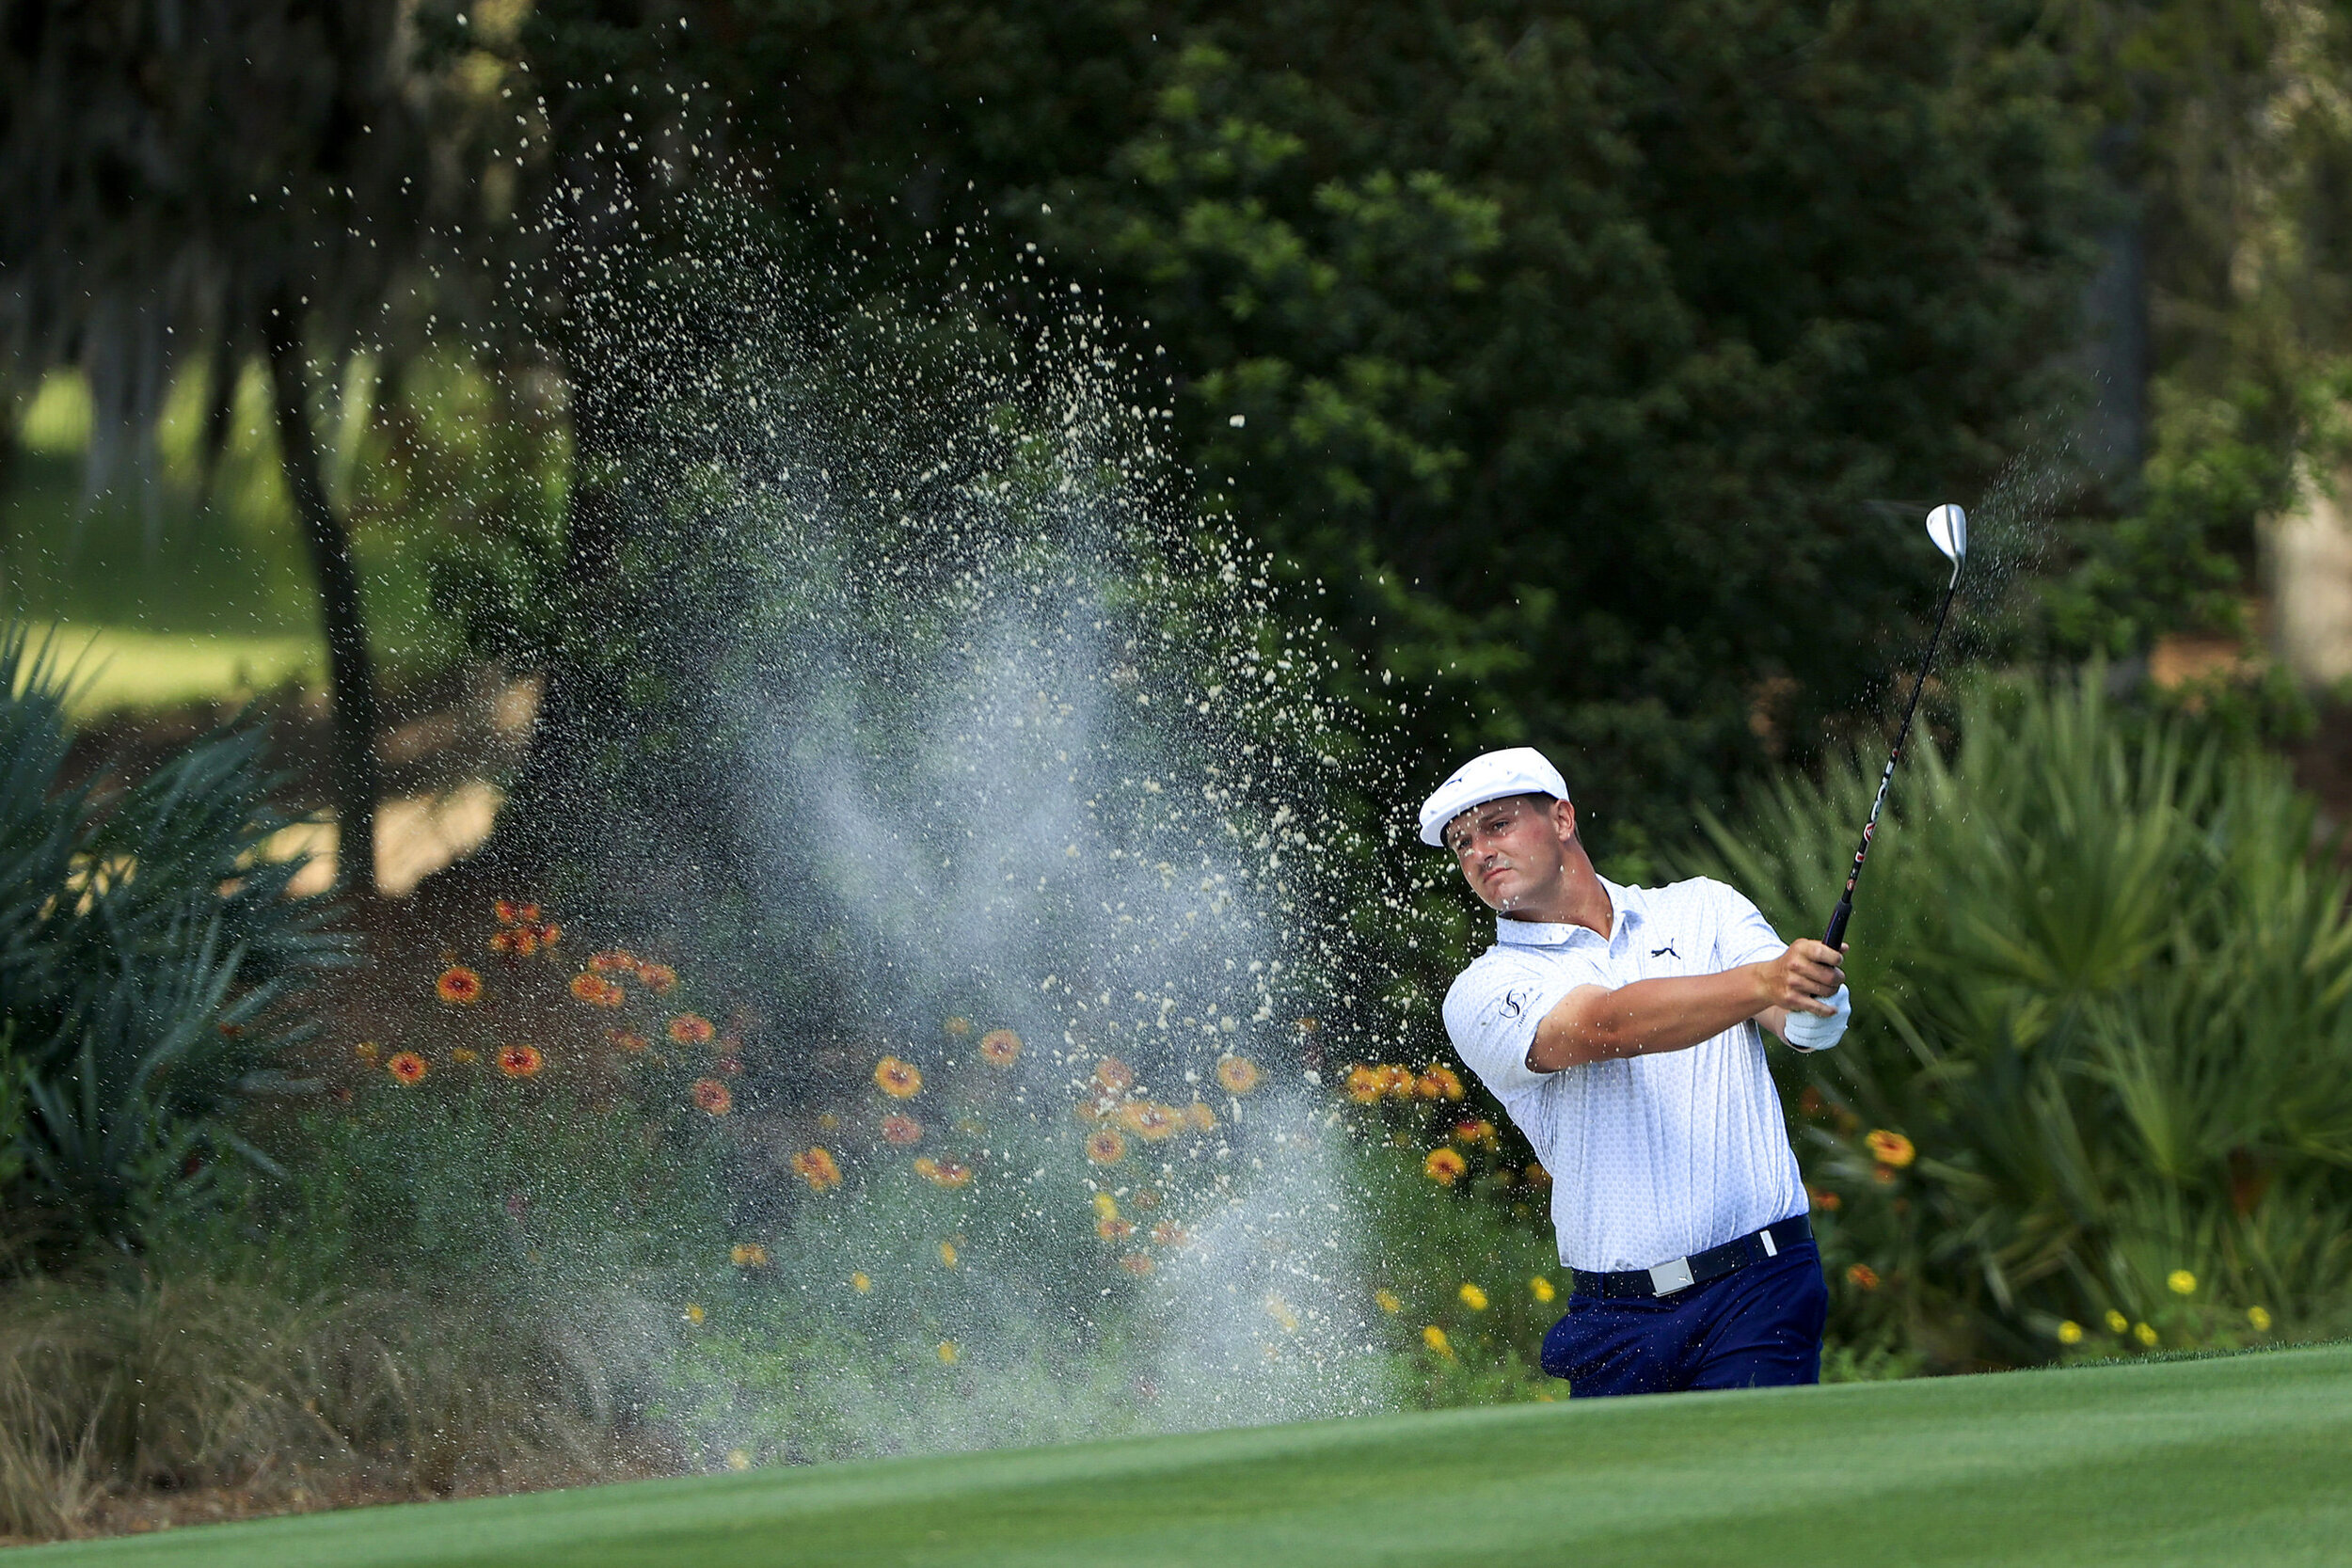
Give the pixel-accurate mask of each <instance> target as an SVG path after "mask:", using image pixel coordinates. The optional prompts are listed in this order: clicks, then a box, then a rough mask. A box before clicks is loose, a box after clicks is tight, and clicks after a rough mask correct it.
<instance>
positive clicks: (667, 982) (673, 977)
mask: <svg viewBox="0 0 2352 1568" xmlns="http://www.w3.org/2000/svg"><path fill="white" fill-rule="evenodd" d="M637 983H638V984H639V985H641V986H643V987H644V988H645V989H646V990H649V991H651V992H653V993H654V994H655V995H656V996H660V995H662V994H664V993H665V992H667V991H668V990H670V989H671V988H672V987H673V986H675V985H676V984H677V971H676V970H675V969H672V968H671V967H670V966H669V965H668V964H657V963H641V964H639V965H638V966H637Z"/></svg>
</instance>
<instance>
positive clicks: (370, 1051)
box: [351, 1040, 376, 1066]
mask: <svg viewBox="0 0 2352 1568" xmlns="http://www.w3.org/2000/svg"><path fill="white" fill-rule="evenodd" d="M351 1053H352V1054H353V1055H354V1056H357V1057H358V1058H359V1060H361V1061H363V1062H366V1063H369V1064H370V1065H371V1066H372V1065H373V1063H374V1061H375V1057H376V1049H375V1042H374V1041H373V1040H361V1041H360V1042H359V1043H358V1045H355V1046H353V1047H352V1048H351Z"/></svg>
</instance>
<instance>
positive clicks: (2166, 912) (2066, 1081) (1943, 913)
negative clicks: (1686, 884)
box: [1704, 670, 2352, 1367]
mask: <svg viewBox="0 0 2352 1568" xmlns="http://www.w3.org/2000/svg"><path fill="white" fill-rule="evenodd" d="M2102 679H2103V676H2102V674H2101V673H2100V672H2098V671H2095V670H2094V671H2093V672H2091V673H2090V674H2088V675H2086V676H2084V677H2082V678H2081V679H2079V680H2061V681H2058V682H2056V683H2055V684H2053V685H2051V686H2049V687H2046V688H2045V687H2042V686H2039V685H2036V684H2033V683H2030V682H2024V683H1996V682H1991V681H1986V682H1982V683H1979V684H1976V685H1973V686H1971V687H1969V688H1967V689H1965V690H1964V691H1963V693H1962V696H1961V698H1960V706H1959V713H1958V719H1959V723H1960V730H1961V739H1960V742H1959V747H1958V750H1957V752H1956V753H1955V754H1954V755H1953V756H1952V758H1951V759H1950V760H1949V761H1947V760H1946V759H1945V758H1943V757H1942V756H1941V755H1940V754H1939V753H1938V752H1936V751H1935V750H1934V749H1933V748H1932V747H1923V748H1922V749H1921V750H1920V751H1919V752H1918V753H1917V754H1916V755H1915V757H1914V758H1913V759H1911V760H1910V761H1909V762H1908V763H1907V765H1906V767H1907V771H1906V773H1905V776H1904V777H1903V779H1902V780H1901V781H1900V783H1899V788H1898V791H1897V797H1896V800H1895V803H1894V805H1893V806H1892V807H1891V808H1890V811H1889V814H1888V816H1887V818H1885V819H1883V821H1882V823H1881V827H1880V834H1879V846H1878V849H1877V852H1876V853H1875V854H1874V855H1873V856H1872V859H1871V862H1870V869H1869V873H1868V877H1867V880H1866V882H1865V884H1864V887H1863V890H1862V894H1861V896H1860V899H1859V901H1858V905H1857V909H1856V912H1855V916H1854V921H1853V926H1852V928H1851V936H1850V942H1851V947H1852V953H1851V958H1850V959H1849V969H1848V973H1849V974H1850V975H1851V977H1852V984H1853V988H1854V996H1855V1022H1854V1025H1853V1028H1852V1030H1851V1033H1850V1034H1849V1035H1848V1037H1847V1039H1846V1041H1845V1043H1844V1044H1843V1045H1841V1046H1840V1047H1839V1049H1838V1050H1837V1051H1836V1052H1835V1053H1831V1054H1829V1055H1826V1056H1824V1057H1821V1058H1818V1059H1815V1060H1814V1061H1812V1062H1809V1063H1808V1064H1806V1065H1805V1066H1804V1068H1802V1069H1794V1070H1792V1071H1791V1072H1790V1074H1789V1076H1790V1078H1791V1080H1792V1083H1791V1087H1792V1089H1794V1088H1796V1087H1799V1086H1802V1089H1803V1093H1802V1094H1801V1095H1799V1096H1796V1097H1795V1098H1796V1100H1797V1107H1796V1114H1797V1117H1798V1120H1799V1122H1800V1124H1801V1125H1802V1127H1803V1132H1802V1136H1801V1141H1800V1152H1801V1154H1802V1156H1803V1157H1804V1161H1805V1164H1806V1166H1807V1170H1808V1173H1809V1179H1810V1180H1811V1181H1812V1183H1813V1184H1814V1186H1815V1188H1816V1191H1817V1200H1819V1202H1820V1208H1822V1209H1823V1210H1828V1209H1829V1208H1830V1205H1831V1204H1832V1203H1835V1204H1836V1208H1835V1211H1834V1212H1825V1213H1823V1214H1822V1215H1821V1216H1820V1219H1821V1224H1822V1229H1823V1236H1824V1250H1825V1253H1826V1255H1827V1257H1828V1259H1829V1260H1830V1263H1831V1267H1832V1275H1833V1297H1834V1301H1835V1312H1836V1318H1835V1322H1836V1325H1837V1332H1839V1334H1840V1335H1841V1336H1842V1337H1843V1338H1846V1339H1847V1340H1848V1341H1849V1342H1851V1343H1852V1344H1855V1345H1856V1346H1859V1347H1864V1348H1867V1347H1869V1346H1871V1345H1873V1344H1876V1345H1881V1346H1885V1347H1888V1348H1890V1349H1899V1348H1904V1347H1908V1348H1910V1349H1913V1350H1915V1351H1916V1352H1918V1353H1921V1354H1926V1355H1927V1356H1928V1357H1929V1358H1930V1359H1931V1361H1933V1362H1934V1363H1936V1364H1939V1365H1942V1366H1947V1367H1952V1366H1981V1365H1986V1364H1997V1363H2016V1362H2025V1361H2034V1360H2042V1359H2046V1358H2048V1357H2050V1356H2052V1355H2054V1354H2058V1353H2059V1351H2060V1349H2061V1348H2062V1347H2064V1346H2066V1345H2068V1344H2072V1343H2078V1342H2081V1334H2080V1333H2079V1332H2078V1331H2080V1330H2084V1329H2088V1330H2090V1332H2092V1333H2095V1334H2096V1335H2098V1336H2099V1337H2100V1338H2102V1339H2103V1340H2104V1341H2105V1342H2107V1343H2110V1344H2113V1343H2115V1340H2114V1338H2112V1336H2111V1335H2110V1332H2109V1327H2108V1325H2109V1324H2110V1323H2120V1325H2121V1326H2120V1327H2119V1328H2117V1329H2116V1330H2115V1331H2114V1332H2115V1333H2118V1334H2122V1335H2123V1336H2124V1338H2123V1339H2122V1348H2123V1349H2129V1350H2134V1351H2137V1349H2139V1348H2141V1347H2142V1346H2146V1347H2149V1348H2153V1346H2155V1345H2157V1344H2163V1345H2170V1346H2183V1345H2215V1344H2222V1345H2226V1344H2232V1343H2238V1342H2245V1341H2249V1340H2251V1339H2256V1338H2261V1337H2262V1335H2263V1333H2264V1332H2265V1330H2266V1329H2268V1327H2269V1326H2270V1325H2271V1324H2272V1323H2276V1324H2278V1325H2279V1331H2280V1332H2297V1333H2306V1334H2308V1333H2313V1332H2318V1331H2321V1330H2323V1329H2324V1328H2325V1327H2326V1326H2327V1325H2328V1324H2330V1323H2335V1322H2337V1321H2338V1319H2339V1316H2340V1313H2341V1307H2340V1305H2339V1304H2340V1303H2341V1301H2342V1300H2343V1291H2344V1288H2345V1286H2346V1285H2347V1283H2352V1246H2347V1245H2346V1244H2345V1243H2344V1236H2345V1234H2346V1233H2347V1228H2346V1227H2347V1222H2352V1184H2348V1183H2347V1179H2346V1171H2347V1169H2352V922H2348V921H2347V919H2346V916H2345V913H2344V909H2345V899H2346V895H2347V893H2352V882H2347V879H2346V877H2345V875H2344V873H2343V872H2342V871H2340V870H2338V869H2335V868H2334V867H2333V866H2332V865H2330V864H2329V863H2325V862H2321V861H2317V860H2315V859H2314V857H2313V856H2312V806H2311V803H2310V802H2309V801H2308V800H2305V799H2304V798H2302V797H2300V796H2298V795H2297V794H2296V791H2295V790H2294V788H2293V786H2292V785H2291V784H2290V783H2289V782H2288V779H2287V776H2286V770H2285V768H2284V766H2283V765H2282V764H2281V763H2280V762H2279V761H2278V760H2276V759H2275V758H2273V757H2271V756H2268V755H2267V754H2265V753H2263V752H2255V751H2249V750H2246V749H2243V748H2236V747H2231V746H2228V745H2225V744H2222V743H2220V742H2219V741H2217V740H2216V739H2214V738H2212V737H2211V736H2203V737H2201V736H2199V734H2198V733H2197V732H2196V731H2195V730H2193V729H2192V728H2191V727H2190V726H2189V725H2187V724H2186V723H2185V721H2182V720H2181V719H2179V718H2177V717H2174V718H2169V719H2151V720H2136V719H2135V718H2134V717H2133V716H2131V715H2130V714H2128V713H2126V712H2124V711H2122V710H2119V709H2117V708H2115V707H2113V706H2112V705H2110V704H2109V703H2108V702H2107V701H2106V698H2105V697H2104V696H2103V695H2102V690H2101V685H2102ZM1870 760H1871V761H1872V762H1874V761H1875V759H1870ZM1875 774H1876V768H1875V767H1874V766H1866V765H1865V764H1863V763H1861V762H1856V763H1852V764H1849V765H1846V766H1841V767H1836V768H1832V769H1831V770H1830V772H1829V775H1828V777H1827V778H1826V780H1825V781H1823V782H1821V783H1818V784H1816V783H1811V782H1807V781H1804V780H1799V779H1794V778H1791V779H1785V780H1783V781H1781V782H1779V783H1778V784H1774V785H1772V786H1771V787H1770V788H1768V789H1765V790H1762V791H1759V792H1758V793H1757V794H1756V797H1755V798H1754V799H1753V800H1751V801H1750V803H1749V807H1748V809H1747V811H1746V813H1745V815H1744V816H1743V817H1742V818H1741V821H1740V827H1739V828H1738V829H1737V830H1736V831H1735V830H1734V829H1732V828H1730V827H1727V826H1725V825H1724V824H1722V823H1720V822H1713V823H1710V826H1709V832H1710V838H1711V841H1712V845H1713V855H1712V856H1711V857H1709V859H1708V862H1707V864H1706V866H1705V867H1704V868H1705V869H1709V870H1711V871H1712V872H1713V873H1714V874H1717V875H1722V876H1724V877H1726V878H1727V879H1730V880H1731V881H1733V882H1734V883H1735V884H1736V885H1738V886H1740V887H1741V888H1742V889H1744V890H1746V891H1748V892H1749V893H1750V894H1751V895H1754V896H1755V897H1756V900H1757V902H1758V903H1759V905H1760V906H1761V907H1762V908H1763V909H1764V910H1765V911H1766V912H1767V914H1768V915H1770V916H1771V917H1772V919H1773V920H1774V921H1775V923H1776V924H1777V925H1778V926H1779V927H1780V928H1782V929H1783V930H1800V931H1801V930H1804V929H1807V928H1810V927H1814V926H1815V925H1816V924H1817V923H1818V922H1819V920H1820V917H1821V905H1822V904H1823V903H1824V902H1825V901H1826V899H1827V897H1828V895H1829V893H1830V891H1831V890H1833V889H1834V888H1835V887H1836V884H1837V881H1838V879H1839V878H1840V877H1841V876H1842V873H1843V864H1844V863H1845V862H1846V861H1847V860H1848V858H1849V857H1850V856H1851V832H1852V830H1853V824H1855V823H1856V822H1858V821H1860V820H1861V819H1862V816H1863V815H1864V813H1865V811H1866V809H1867V801H1868V798H1869V791H1870V789H1871V788H1872V787H1873V785H1874V784H1875ZM1878 1132H1891V1133H1895V1134H1899V1136H1900V1138H1902V1139H1906V1140H1908V1146H1907V1147H1908V1148H1910V1149H1913V1150H1915V1159H1914V1158H1910V1157H1908V1156H1907V1155H1906V1153H1905V1148H1906V1146H1904V1145H1900V1144H1896V1145H1886V1144H1882V1146H1881V1147H1879V1148H1872V1147H1871V1145H1870V1143H1869V1142H1868V1139H1867V1135H1868V1134H1875V1133H1878ZM1820 1194H1827V1195H1829V1196H1828V1197H1827V1198H1826V1199H1820V1196H1819V1195H1820ZM1854 1265H1861V1266H1862V1267H1863V1268H1864V1269H1866V1270H1867V1271H1871V1272H1872V1273H1874V1274H1875V1276H1876V1279H1877V1284H1876V1286H1875V1288H1873V1287H1872V1285H1871V1283H1870V1277H1869V1275H1855V1274H1853V1273H1851V1272H1849V1271H1850V1270H1851V1268H1852V1266H1854ZM2181 1271H2185V1273H2184V1272H2181ZM2256 1307H2260V1308H2262V1312H2261V1313H2252V1312H2251V1309H2252V1308H2256ZM2111 1314H2113V1315H2115V1316H2113V1317H2111V1316H2110V1315H2111ZM2070 1323H2071V1324H2073V1325H2074V1329H2068V1330H2066V1331H2064V1332H2061V1325H2063V1324H2070ZM2142 1324H2145V1325H2148V1327H2147V1330H2146V1332H2142V1331H2141V1329H2140V1325H2142Z"/></svg>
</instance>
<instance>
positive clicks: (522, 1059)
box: [499, 1045, 548, 1078]
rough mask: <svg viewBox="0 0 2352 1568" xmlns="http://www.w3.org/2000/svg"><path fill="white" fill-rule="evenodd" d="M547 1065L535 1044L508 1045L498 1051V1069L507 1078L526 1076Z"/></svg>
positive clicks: (546, 1060)
mask: <svg viewBox="0 0 2352 1568" xmlns="http://www.w3.org/2000/svg"><path fill="white" fill-rule="evenodd" d="M547 1065H548V1059H547V1058H546V1057H545V1056H542V1055H540V1054H539V1048H538V1047H537V1046H535V1045H510V1046H506V1047H504V1048H502V1049H501V1051H500V1052H499V1070H500V1071H501V1072H502V1073H504V1074H506V1076H507V1077H509V1078H528V1077H530V1076H531V1075H532V1073H534V1072H537V1071H538V1070H539V1069H541V1068H543V1067H545V1066H547Z"/></svg>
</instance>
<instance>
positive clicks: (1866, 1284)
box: [1846, 1263, 1879, 1291]
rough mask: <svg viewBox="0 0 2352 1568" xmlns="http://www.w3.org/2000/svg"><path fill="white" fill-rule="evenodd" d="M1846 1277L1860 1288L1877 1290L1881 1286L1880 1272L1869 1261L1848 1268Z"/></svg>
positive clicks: (1850, 1282)
mask: <svg viewBox="0 0 2352 1568" xmlns="http://www.w3.org/2000/svg"><path fill="white" fill-rule="evenodd" d="M1846 1279H1847V1282H1848V1283H1849V1284H1851V1285H1853V1286H1854V1287H1856V1288H1857V1289H1859V1290H1864V1291H1875V1290H1877V1289H1878V1288H1879V1272H1878V1270H1876V1269H1874V1268H1872V1267H1870V1265H1869V1264H1867V1263H1856V1264H1854V1265H1853V1267H1851V1268H1850V1269H1848V1270H1847V1271H1846Z"/></svg>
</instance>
